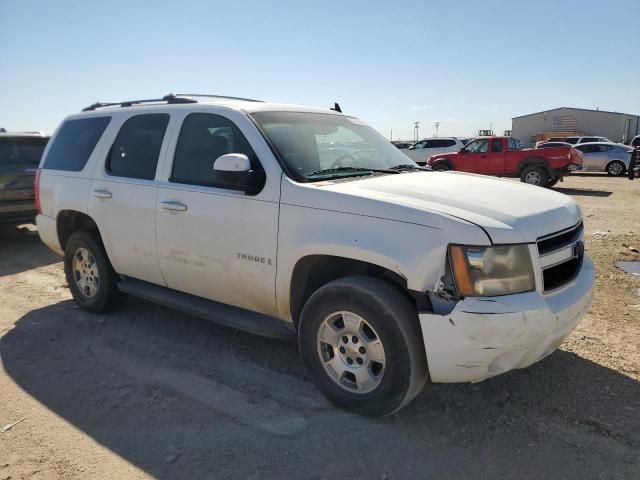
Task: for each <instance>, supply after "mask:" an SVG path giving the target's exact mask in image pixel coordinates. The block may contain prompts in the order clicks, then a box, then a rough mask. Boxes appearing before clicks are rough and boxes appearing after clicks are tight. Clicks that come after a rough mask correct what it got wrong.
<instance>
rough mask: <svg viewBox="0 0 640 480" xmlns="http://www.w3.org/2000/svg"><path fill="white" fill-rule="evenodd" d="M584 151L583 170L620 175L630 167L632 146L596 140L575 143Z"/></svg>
mask: <svg viewBox="0 0 640 480" xmlns="http://www.w3.org/2000/svg"><path fill="white" fill-rule="evenodd" d="M573 148H576V149H578V150H580V151H581V152H582V155H583V157H584V160H583V162H582V170H583V171H586V172H607V173H608V174H609V175H611V176H614V177H619V176H621V175H624V174H625V173H626V171H627V169H628V168H629V161H630V160H631V152H632V151H633V149H632V148H630V147H627V146H626V145H622V144H620V143H611V142H596V143H581V144H580V145H574V147H573Z"/></svg>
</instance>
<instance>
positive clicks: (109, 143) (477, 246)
mask: <svg viewBox="0 0 640 480" xmlns="http://www.w3.org/2000/svg"><path fill="white" fill-rule="evenodd" d="M36 191H37V205H38V209H39V212H40V213H39V215H38V217H37V224H38V229H39V232H40V236H41V238H42V240H43V241H44V242H45V243H46V244H47V245H48V246H49V247H50V248H52V249H53V250H54V251H56V252H58V253H59V254H61V255H64V269H65V273H66V276H67V280H68V285H69V288H70V290H71V293H72V295H73V297H74V299H75V301H76V302H77V304H78V305H79V306H80V307H81V308H82V309H84V310H86V311H88V312H93V313H100V312H104V311H105V310H107V309H108V308H110V307H113V306H114V305H116V304H117V303H118V299H119V298H120V297H121V296H122V292H125V293H128V294H131V295H137V296H140V297H142V298H146V299H148V300H151V301H154V302H158V303H160V304H163V305H166V306H170V307H173V308H177V309H180V310H182V311H185V312H189V313H191V314H194V315H197V316H200V317H203V318H207V319H212V320H215V321H217V322H220V323H222V324H225V325H229V326H232V327H234V328H239V329H243V330H247V331H250V332H254V333H258V334H262V335H266V336H271V337H289V336H292V335H294V334H295V335H297V338H298V345H299V349H300V353H301V355H302V358H303V360H304V363H305V365H306V367H307V369H308V371H309V373H310V376H311V377H312V378H313V380H314V381H315V383H316V384H317V386H318V388H319V389H320V390H321V391H322V392H323V393H324V394H325V395H326V396H327V397H329V398H330V399H331V400H332V401H334V402H335V403H337V404H339V405H341V406H343V407H345V408H349V409H351V410H354V411H357V412H359V413H364V414H368V415H387V414H390V413H392V412H395V411H397V410H399V409H400V408H402V407H403V406H404V405H406V404H407V403H408V402H409V401H410V400H411V399H412V398H413V397H415V395H417V394H418V392H420V391H421V389H422V388H423V386H424V385H425V383H426V382H427V380H429V379H430V380H431V381H432V382H476V381H480V380H484V379H487V378H489V377H492V376H494V375H498V374H500V373H503V372H506V371H508V370H512V369H515V368H525V367H527V366H529V365H531V364H533V363H535V362H537V361H538V360H540V359H542V358H544V357H545V356H546V355H548V354H549V353H551V352H553V351H554V350H555V349H556V348H558V346H559V345H560V343H561V342H562V340H563V338H564V337H565V336H566V335H567V334H568V333H569V332H570V331H571V330H572V329H573V328H574V327H575V325H576V323H577V322H578V321H579V319H580V318H581V317H582V316H583V315H584V314H585V313H586V311H587V309H588V308H589V304H590V302H591V297H592V286H593V280H594V270H593V266H592V263H591V261H590V260H589V259H588V257H587V256H586V255H584V245H583V227H582V215H581V212H580V209H579V207H578V206H577V204H576V203H575V202H574V201H573V200H572V199H571V197H569V196H566V195H562V194H560V193H555V192H551V191H548V190H543V189H539V188H537V187H532V186H529V185H523V184H519V183H515V182H510V181H506V180H500V179H496V178H491V177H485V176H478V175H470V174H465V173H460V172H435V171H430V170H428V169H422V168H420V167H418V166H417V165H416V164H415V163H413V162H412V161H410V160H409V159H408V158H407V157H406V156H405V155H403V154H402V153H401V152H399V151H398V150H397V149H396V148H395V147H394V146H393V145H391V144H390V143H389V142H388V141H387V140H385V138H384V137H382V136H381V135H379V134H378V133H377V132H375V131H374V130H373V129H372V128H370V127H368V126H367V125H366V124H364V123H363V122H362V121H360V120H358V119H357V118H354V117H351V116H348V115H343V114H341V113H339V112H336V111H330V110H324V109H318V108H309V107H302V106H292V105H281V104H273V103H266V102H259V101H251V100H243V99H235V98H220V97H210V98H207V97H201V96H195V95H168V96H166V97H164V98H163V99H159V100H145V101H130V102H121V103H115V104H94V105H92V106H90V107H88V108H87V109H85V111H83V112H82V113H79V114H75V115H71V116H69V117H68V118H66V119H65V120H64V121H63V123H62V124H61V125H60V126H59V127H58V129H57V130H56V132H55V133H54V135H53V137H52V139H51V141H50V142H49V144H48V146H47V148H46V151H45V153H44V157H43V160H42V162H41V166H40V169H39V171H38V174H37V181H36Z"/></svg>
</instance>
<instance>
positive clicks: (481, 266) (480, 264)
mask: <svg viewBox="0 0 640 480" xmlns="http://www.w3.org/2000/svg"><path fill="white" fill-rule="evenodd" d="M449 261H450V264H451V271H452V272H453V278H454V281H455V285H456V290H457V291H458V295H460V296H462V297H492V296H498V295H509V294H512V293H521V292H528V291H531V290H534V289H535V278H534V275H533V265H532V263H531V255H530V253H529V247H528V246H527V245H501V246H495V247H472V246H465V245H450V246H449Z"/></svg>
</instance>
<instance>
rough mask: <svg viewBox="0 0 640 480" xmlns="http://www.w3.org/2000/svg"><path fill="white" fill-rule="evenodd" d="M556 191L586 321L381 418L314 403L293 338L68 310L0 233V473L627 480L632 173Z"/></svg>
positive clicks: (636, 430)
mask: <svg viewBox="0 0 640 480" xmlns="http://www.w3.org/2000/svg"><path fill="white" fill-rule="evenodd" d="M558 186H559V187H561V188H558V190H560V191H562V192H564V193H567V194H570V195H572V196H573V197H574V198H575V199H576V200H577V201H578V202H579V203H580V205H581V206H582V209H583V212H584V215H585V223H586V228H587V249H588V252H589V254H590V255H591V256H592V258H593V259H594V260H595V263H596V268H597V272H598V275H597V280H596V292H595V301H594V304H593V307H592V308H591V310H590V312H589V315H588V316H587V318H586V319H585V320H584V321H583V322H582V323H581V324H580V325H579V327H578V328H577V329H576V330H575V332H574V333H573V334H572V335H571V336H570V338H568V340H567V341H566V342H565V343H564V344H563V346H562V348H561V350H559V351H558V352H556V353H554V354H553V355H551V356H550V357H548V358H546V359H545V360H543V361H542V362H540V363H539V364H536V365H534V366H533V367H531V368H529V369H527V370H521V371H516V372H511V373H508V374H506V375H503V376H500V377H496V378H493V379H491V380H488V381H486V382H483V383H480V384H475V385H430V386H428V387H427V388H426V389H425V391H424V392H423V393H422V394H421V395H420V396H419V397H418V398H417V399H416V401H415V402H414V403H413V404H411V405H410V406H409V407H408V408H406V409H404V410H402V411H401V412H400V413H398V414H396V415H394V416H392V417H389V418H384V419H367V418H362V417H358V416H355V415H350V414H347V413H345V412H343V411H341V410H338V409H336V408H334V407H332V406H331V405H330V404H328V403H327V401H325V400H324V399H323V397H322V396H321V395H320V394H319V393H318V392H317V391H316V390H315V388H314V386H313V385H312V384H311V383H310V381H309V380H308V379H307V378H306V376H305V374H304V371H303V368H302V365H301V364H300V361H299V359H298V355H297V352H296V347H295V345H293V344H289V343H277V342H273V341H268V340H264V339H261V338H258V337H254V336H252V335H248V334H244V333H238V332H234V331H232V330H229V329H225V328H223V327H218V326H216V325H213V324H210V323H207V322H204V321H201V320H198V319H195V318H191V317H186V316H184V315H182V314H180V313H177V312H175V311H172V310H168V309H166V308H162V307H158V306H155V305H152V304H149V303H145V302H143V301H138V300H129V301H128V302H127V304H126V305H125V306H124V307H123V308H121V309H120V310H118V311H116V312H114V313H112V314H109V315H105V316H93V315H88V314H86V313H83V312H81V311H80V310H78V309H77V308H76V307H75V306H74V304H73V303H72V302H71V301H70V300H69V298H70V296H69V293H68V291H67V289H66V288H65V281H64V276H63V273H62V268H61V264H60V262H59V259H58V258H57V257H55V255H54V254H52V253H50V252H49V251H48V250H47V249H46V248H45V247H44V246H43V245H42V244H41V243H40V242H39V239H38V237H37V234H36V233H35V232H33V231H31V232H28V231H17V230H5V231H2V232H1V234H0V355H1V359H2V363H1V365H0V480H6V479H9V478H11V479H16V478H37V479H40V478H47V479H48V478H146V477H159V478H176V479H177V478H190V479H193V478H243V479H244V478H256V479H258V478H296V479H306V478H318V479H319V478H350V479H355V478H374V479H396V478H397V479H400V478H410V479H414V478H474V479H477V478H487V479H497V478H519V479H539V478H553V479H562V478H580V479H588V478H607V479H608V478H620V479H623V478H624V479H631V478H640V296H639V295H640V292H639V291H638V289H640V280H639V279H637V278H634V277H632V276H631V275H628V274H625V273H623V272H621V271H620V270H618V269H616V268H615V267H614V262H615V261H616V260H631V259H634V258H635V259H637V260H640V255H637V254H635V253H634V252H632V251H631V250H630V249H629V248H627V247H625V246H623V244H625V245H629V246H631V247H637V248H639V249H640V231H639V230H638V221H639V220H640V181H636V182H630V181H628V180H626V179H610V178H607V177H602V176H594V175H586V176H580V177H573V178H570V179H568V180H567V181H565V182H564V183H562V184H559V185H558ZM594 232H605V233H606V234H605V235H600V234H598V235H593V234H594ZM25 417H26V418H25ZM22 418H25V420H24V421H23V422H21V423H19V424H17V425H15V426H14V427H13V428H11V429H10V430H7V431H2V427H3V426H5V425H7V424H10V423H13V422H16V421H18V420H20V419H22Z"/></svg>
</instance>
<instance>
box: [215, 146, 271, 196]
mask: <svg viewBox="0 0 640 480" xmlns="http://www.w3.org/2000/svg"><path fill="white" fill-rule="evenodd" d="M213 170H214V172H215V174H216V180H217V181H218V182H219V183H220V184H221V186H223V188H224V187H226V188H229V189H232V190H241V191H243V192H245V193H246V194H247V195H255V194H256V193H258V192H259V191H260V190H261V189H262V187H263V186H264V182H265V175H264V172H263V171H262V170H251V162H250V161H249V157H247V156H246V155H244V154H242V153H227V154H226V155H222V156H220V157H218V158H216V161H215V162H213Z"/></svg>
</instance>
